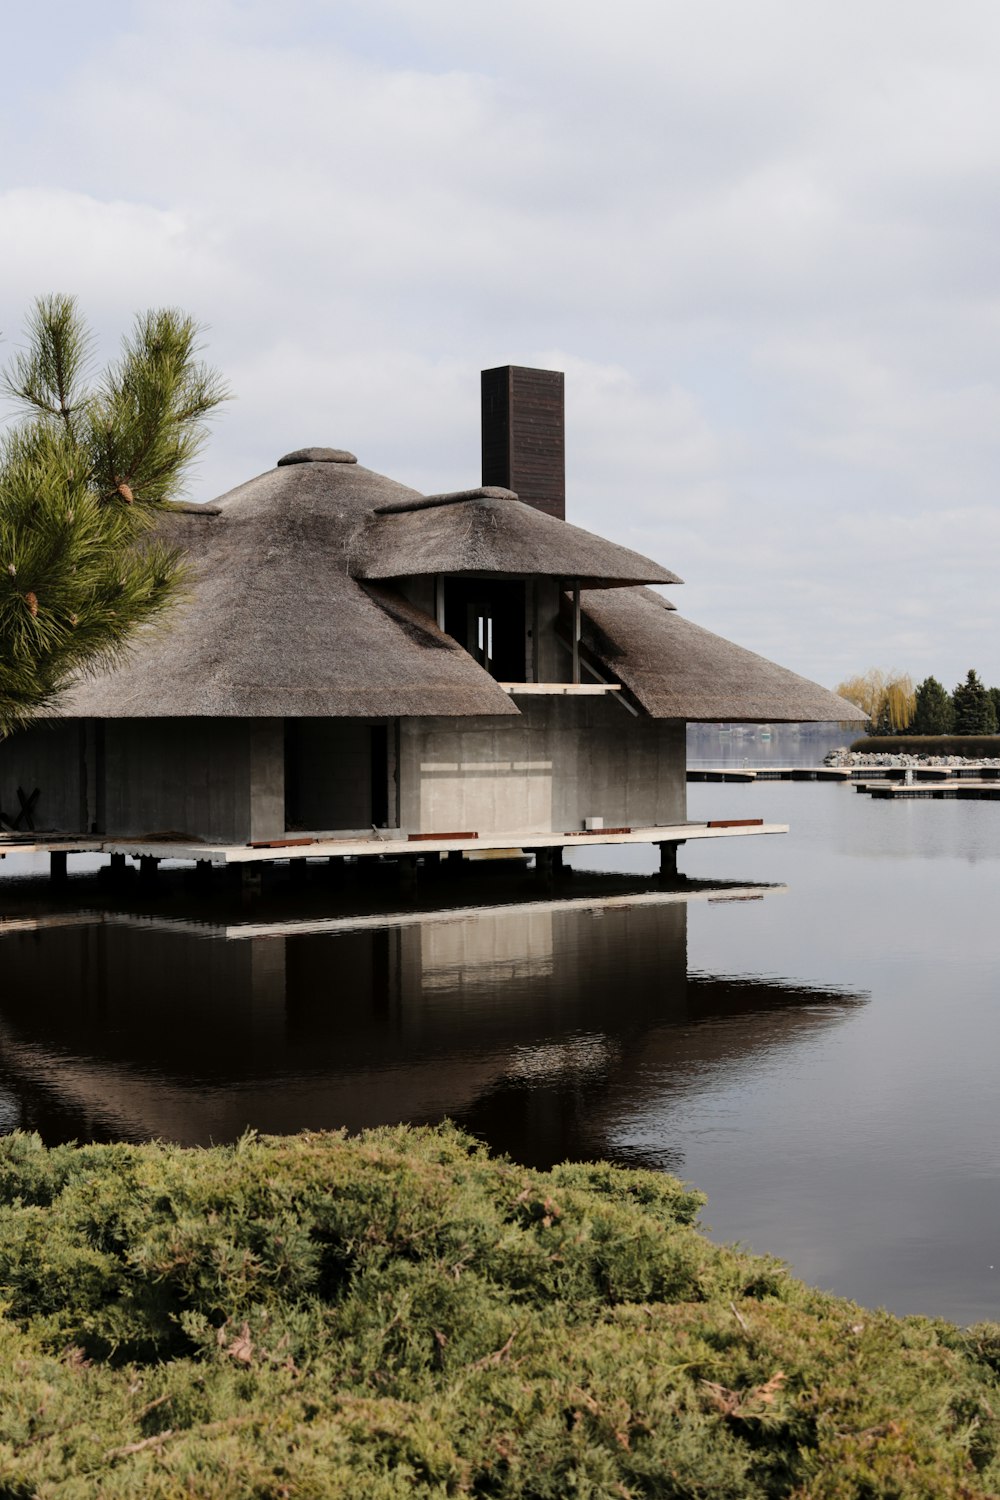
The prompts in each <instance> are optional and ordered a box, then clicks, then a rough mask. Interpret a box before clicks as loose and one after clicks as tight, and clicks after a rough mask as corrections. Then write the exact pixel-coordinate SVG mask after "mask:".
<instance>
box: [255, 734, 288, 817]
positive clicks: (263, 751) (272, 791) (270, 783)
mask: <svg viewBox="0 0 1000 1500" xmlns="http://www.w3.org/2000/svg"><path fill="white" fill-rule="evenodd" d="M247 733H248V734H249V736H250V743H249V747H248V749H249V761H250V838H251V840H255V839H259V840H263V839H280V838H281V837H282V836H283V834H284V832H285V725H284V720H283V719H251V720H250V721H249V723H248V725H247Z"/></svg>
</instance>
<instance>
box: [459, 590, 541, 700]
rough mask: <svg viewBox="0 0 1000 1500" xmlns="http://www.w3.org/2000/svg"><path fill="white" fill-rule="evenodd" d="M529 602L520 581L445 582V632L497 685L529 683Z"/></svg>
mask: <svg viewBox="0 0 1000 1500" xmlns="http://www.w3.org/2000/svg"><path fill="white" fill-rule="evenodd" d="M525 598H526V592H525V586H524V582H523V580H521V579H516V578H515V579H494V578H446V579H445V585H444V628H445V630H446V631H447V633H448V635H450V636H451V637H452V639H453V640H456V641H458V643H459V645H460V646H464V647H465V649H466V651H468V653H469V655H470V656H474V657H475V659H476V661H478V663H479V665H480V666H481V667H485V668H486V670H487V672H490V673H491V674H492V675H493V676H494V677H495V678H496V679H497V681H498V682H526V681H527V675H528V674H527V661H528V639H527V631H526V628H525V625H526V618H525Z"/></svg>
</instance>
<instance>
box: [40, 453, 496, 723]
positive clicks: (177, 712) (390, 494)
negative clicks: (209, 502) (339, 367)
mask: <svg viewBox="0 0 1000 1500" xmlns="http://www.w3.org/2000/svg"><path fill="white" fill-rule="evenodd" d="M305 451H306V452H311V451H312V452H314V451H316V450H305ZM319 451H320V452H321V453H322V454H323V456H322V457H321V458H317V459H302V458H300V457H299V456H298V455H289V460H291V461H290V462H286V463H283V464H282V465H281V466H279V467H278V468H275V469H272V470H271V471H270V472H268V473H266V474H262V475H260V476H259V477H258V478H256V479H251V480H250V481H249V482H248V483H247V484H243V485H240V486H239V488H238V489H235V490H231V491H230V492H229V493H228V494H227V495H223V496H222V498H221V499H220V500H218V501H217V502H216V503H215V505H213V506H211V507H208V506H206V507H199V506H183V507H181V506H178V507H174V509H173V512H172V513H171V514H169V515H168V516H166V517H165V518H164V521H163V528H162V529H163V531H164V532H165V533H167V534H168V535H169V539H170V540H171V541H172V542H174V543H179V544H181V545H183V546H185V547H186V548H187V549H188V551H189V553H190V556H191V564H192V569H193V573H194V578H193V584H192V589H191V597H190V598H189V599H188V600H187V601H186V602H184V603H182V604H181V605H179V606H178V607H177V609H175V610H174V611H173V612H172V613H171V615H170V616H169V619H168V621H167V622H166V623H165V624H164V625H163V626H162V627H161V628H159V629H157V630H151V631H148V632H145V633H144V634H143V635H142V636H141V638H140V639H139V641H138V643H137V644H136V646H135V647H134V649H133V651H132V652H131V654H130V656H129V658H128V661H127V662H126V664H125V665H124V666H123V667H121V668H120V669H118V670H116V671H113V672H103V673H101V674H100V675H98V676H96V677H92V678H89V679H87V680H85V681H83V682H81V683H80V684H79V685H78V686H76V687H75V688H73V689H72V690H71V691H70V692H69V693H68V694H67V695H66V696H65V697H64V698H63V699H62V700H61V702H60V712H61V713H63V714H67V715H71V716H74V717H76V716H81V717H90V716H94V717H99V718H105V717H108V718H119V717H125V718H146V717H153V716H164V717H168V716H177V717H187V716H190V715H195V716H197V715H206V716H209V715H210V716H220V717H227V716H228V717H239V718H243V717H261V718H269V717H275V718H285V717H313V716H315V717H320V716H326V715H332V716H341V717H370V716H381V715H385V714H393V715H397V714H398V715H411V714H412V715H417V714H446V715H453V714H454V715H467V714H513V713H516V712H517V709H516V707H515V706H514V704H513V703H512V702H511V700H510V698H509V697H508V696H507V695H506V694H505V693H504V692H502V691H501V689H500V688H499V687H498V686H497V684H496V683H495V682H494V681H493V679H492V677H490V676H489V674H488V673H487V672H484V671H483V669H482V668H481V667H479V666H478V665H477V664H476V662H475V661H474V660H473V658H472V657H471V656H469V655H468V653H467V652H465V651H463V650H462V648H461V647H460V646H458V645H456V643H455V642H454V641H453V640H451V639H450V638H449V637H448V636H446V635H444V634H443V633H442V632H441V631H440V630H439V629H438V627H437V625H436V624H435V622H434V621H433V620H432V619H431V618H430V617H429V616H427V615H425V614H423V613H421V611H419V610H417V609H414V608H413V607H412V606H411V605H409V604H407V603H405V602H404V601H403V600H401V599H400V598H398V597H397V596H394V595H392V594H389V593H387V592H386V591H385V590H380V589H378V588H377V587H368V586H367V585H365V584H362V583H360V582H358V581H356V580H355V579H353V578H352V577H350V575H349V573H348V571H347V556H348V551H349V548H350V543H351V538H352V535H353V534H354V532H355V531H356V530H357V529H358V527H359V526H361V525H362V524H363V522H364V520H365V519H366V518H367V517H368V516H369V515H370V514H371V513H372V511H373V510H374V509H375V507H376V506H378V505H385V504H390V503H392V502H394V501H395V502H398V501H400V500H406V499H415V498H419V497H418V496H417V495H416V493H415V491H413V490H410V489H407V488H406V486H405V485H401V484H396V483H395V482H394V481H393V480H391V479H386V478H384V477H383V476H382V475H380V474H374V473H372V472H371V470H369V469H365V468H362V467H361V466H360V465H359V464H357V463H356V462H354V461H353V460H352V457H351V456H350V455H344V456H343V457H328V456H327V455H328V454H336V453H337V452H338V450H329V449H328V450H319Z"/></svg>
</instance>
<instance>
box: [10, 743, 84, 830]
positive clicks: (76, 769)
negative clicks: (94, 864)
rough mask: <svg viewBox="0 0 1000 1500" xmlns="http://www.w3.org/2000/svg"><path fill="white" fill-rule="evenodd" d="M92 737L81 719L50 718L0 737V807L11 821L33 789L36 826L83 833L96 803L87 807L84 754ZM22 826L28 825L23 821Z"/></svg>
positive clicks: (11, 822)
mask: <svg viewBox="0 0 1000 1500" xmlns="http://www.w3.org/2000/svg"><path fill="white" fill-rule="evenodd" d="M92 752H93V737H92V736H91V737H90V739H89V741H88V734H87V726H86V725H84V724H83V723H82V722H81V721H80V720H73V719H69V720H54V721H52V722H48V723H41V724H39V725H37V726H36V727H35V728H33V729H26V730H23V731H22V732H21V733H20V734H13V735H11V736H10V738H9V739H6V740H0V812H2V814H3V817H4V820H5V821H6V822H8V823H10V824H14V823H15V821H16V819H17V815H18V813H19V811H20V802H19V799H18V795H17V790H18V787H20V788H21V790H22V791H23V793H24V795H25V797H30V796H31V794H32V792H33V791H34V790H35V789H36V787H37V789H38V800H37V802H36V803H35V807H34V810H33V812H32V815H31V816H32V821H33V823H34V826H35V828H36V829H37V830H39V831H42V830H45V831H48V832H51V831H58V832H66V833H88V832H89V831H90V828H91V824H92V823H93V822H94V821H95V820H96V817H97V811H96V807H91V808H88V796H87V790H88V770H90V769H91V767H90V766H89V764H88V757H91V758H92ZM20 829H21V830H22V831H28V830H27V829H26V825H25V823H24V822H23V821H22V823H21V824H20Z"/></svg>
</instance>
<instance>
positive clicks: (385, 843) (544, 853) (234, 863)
mask: <svg viewBox="0 0 1000 1500" xmlns="http://www.w3.org/2000/svg"><path fill="white" fill-rule="evenodd" d="M787 832H788V824H787V823H765V822H764V820H763V818H720V819H717V820H715V821H709V822H703V823H672V824H662V825H657V826H653V827H649V828H605V829H588V830H586V831H580V832H577V831H576V830H572V831H567V832H564V833H563V832H559V833H552V832H545V833H539V832H533V831H530V830H525V829H516V830H513V831H511V832H510V833H503V834H493V835H491V836H490V837H489V838H480V837H479V835H478V834H477V833H473V832H466V831H462V832H442V833H439V834H424V833H420V834H409V835H407V834H401V833H400V832H399V831H398V830H396V829H379V830H373V831H372V832H371V833H370V834H356V833H352V834H340V835H338V834H327V833H316V834H306V833H303V834H298V833H295V834H289V835H288V836H287V837H286V838H284V839H274V840H272V841H270V842H268V843H266V844H212V843H208V842H200V843H199V842H190V841H188V840H185V839H183V838H176V839H175V838H166V837H164V836H163V835H155V834H154V835H151V836H149V837H147V838H139V839H121V838H102V837H93V838H73V837H68V836H66V835H60V834H53V835H51V836H46V835H44V834H29V835H19V834H12V835H0V859H3V858H5V857H6V855H8V854H47V855H48V856H49V860H50V870H51V874H52V877H53V879H54V880H59V879H63V878H65V876H66V873H67V857H68V856H69V855H78V854H85V855H91V856H92V855H95V854H96V855H110V857H111V866H112V870H115V869H118V870H122V869H123V868H124V866H125V861H126V860H127V859H131V860H135V861H137V862H138V864H139V869H140V873H142V874H144V875H152V874H155V872H156V869H157V867H158V866H159V864H160V862H161V861H163V860H170V861H172V862H175V861H181V862H190V863H193V864H195V865H197V866H198V868H199V869H200V870H201V871H202V873H208V871H210V870H211V869H212V868H214V867H219V866H222V867H226V868H229V869H234V870H236V871H237V872H245V873H246V874H247V875H250V874H251V872H253V875H254V876H255V877H257V878H259V876H260V873H261V869H262V867H264V866H266V865H273V864H275V863H278V862H289V863H291V864H292V865H299V864H304V861H306V860H317V859H321V860H329V861H344V860H370V859H381V860H391V861H394V862H396V863H398V864H399V865H400V867H401V869H402V871H403V872H404V873H407V872H413V871H414V870H415V869H416V865H417V862H418V860H419V861H422V862H424V863H426V862H427V861H428V860H433V861H435V862H440V861H441V860H443V859H449V860H455V861H458V860H461V859H464V858H465V857H466V856H467V855H471V856H474V855H476V854H483V853H500V852H503V853H512V852H516V853H518V854H523V855H534V857H535V864H536V867H537V868H538V869H539V870H540V871H545V870H551V869H553V868H556V869H557V868H558V867H559V866H560V865H561V863H562V860H563V856H564V854H565V851H566V850H567V849H579V848H586V847H593V846H599V845H603V844H655V845H657V846H658V847H659V849H660V866H661V869H662V870H663V871H664V873H670V872H671V871H676V868H677V847H678V845H679V844H684V843H687V842H688V841H689V840H692V839H717V838H733V837H737V838H738V837H746V836H747V835H755V834H769V833H787Z"/></svg>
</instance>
